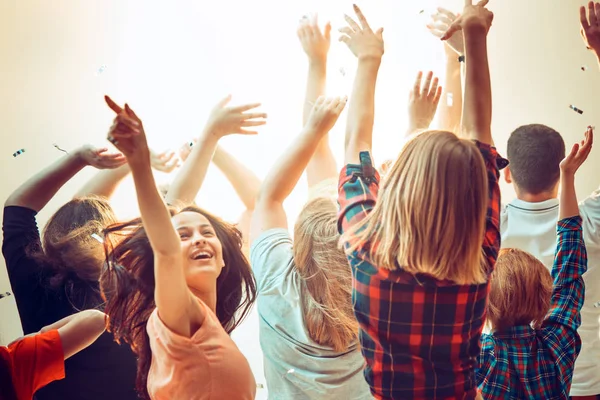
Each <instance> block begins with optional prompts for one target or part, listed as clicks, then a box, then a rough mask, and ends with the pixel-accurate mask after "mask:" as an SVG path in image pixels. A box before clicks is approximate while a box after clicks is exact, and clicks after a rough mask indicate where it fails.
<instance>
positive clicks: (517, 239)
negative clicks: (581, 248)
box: [501, 190, 600, 396]
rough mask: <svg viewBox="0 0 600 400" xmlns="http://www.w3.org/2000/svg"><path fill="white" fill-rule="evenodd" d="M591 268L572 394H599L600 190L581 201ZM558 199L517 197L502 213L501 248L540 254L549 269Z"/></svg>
mask: <svg viewBox="0 0 600 400" xmlns="http://www.w3.org/2000/svg"><path fill="white" fill-rule="evenodd" d="M579 211H580V214H581V217H582V219H583V237H584V240H585V245H586V248H587V253H588V270H587V272H586V273H585V274H584V275H583V280H584V282H585V301H584V304H583V308H582V309H581V326H580V327H579V330H578V332H579V335H580V336H581V341H582V347H581V352H580V353H579V357H578V358H577V361H576V362H575V371H574V373H573V383H572V384H571V396H592V395H597V394H600V368H598V367H599V366H600V307H595V306H594V304H596V303H598V302H600V265H599V264H600V190H598V191H596V192H594V193H593V194H592V195H591V196H590V197H589V198H587V199H586V200H584V201H583V202H581V203H580V204H579ZM557 221H558V199H551V200H546V201H543V202H541V203H528V202H525V201H521V200H514V201H512V202H511V203H510V204H508V205H507V206H506V207H503V209H502V214H501V230H502V248H517V249H521V250H524V251H527V252H529V253H531V254H533V255H534V256H536V257H537V258H539V259H540V260H541V261H542V262H543V263H544V265H546V267H547V268H548V269H549V270H550V269H551V268H552V262H553V261H554V253H555V251H556V240H557V239H556V223H557Z"/></svg>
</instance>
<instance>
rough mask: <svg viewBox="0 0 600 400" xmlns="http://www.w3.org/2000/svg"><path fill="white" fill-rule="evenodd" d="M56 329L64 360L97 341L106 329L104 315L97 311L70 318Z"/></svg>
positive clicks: (89, 311)
mask: <svg viewBox="0 0 600 400" xmlns="http://www.w3.org/2000/svg"><path fill="white" fill-rule="evenodd" d="M72 317H73V318H72V319H69V320H68V321H67V322H66V323H65V324H64V325H63V326H61V327H59V328H55V329H58V333H59V335H60V340H61V342H62V346H63V352H64V356H65V359H67V358H69V357H71V356H72V355H74V354H77V353H78V352H79V351H81V350H83V349H85V348H86V347H88V346H89V345H91V344H92V343H94V342H95V341H96V339H98V337H99V336H100V335H101V334H102V333H103V332H104V330H105V328H106V315H105V314H104V313H102V312H100V311H98V310H85V311H81V312H79V313H77V314H74V315H73V316H72Z"/></svg>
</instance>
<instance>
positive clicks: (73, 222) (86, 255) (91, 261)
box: [27, 196, 117, 311]
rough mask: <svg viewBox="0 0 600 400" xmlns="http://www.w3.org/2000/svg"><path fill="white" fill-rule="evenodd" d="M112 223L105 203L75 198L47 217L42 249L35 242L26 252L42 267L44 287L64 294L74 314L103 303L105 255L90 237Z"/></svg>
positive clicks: (97, 243) (109, 211)
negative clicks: (99, 284) (101, 286)
mask: <svg viewBox="0 0 600 400" xmlns="http://www.w3.org/2000/svg"><path fill="white" fill-rule="evenodd" d="M115 222H117V218H116V216H115V214H114V211H113V209H112V207H111V206H110V204H109V203H108V201H106V200H105V199H103V198H100V197H95V196H89V197H82V198H76V199H73V200H71V201H69V202H67V203H66V204H64V205H63V206H62V207H60V208H59V209H58V211H56V212H55V213H54V214H53V215H52V217H50V219H49V220H48V223H47V224H46V227H45V228H44V231H43V235H42V241H41V246H40V243H39V242H37V241H36V242H34V243H31V245H30V246H29V247H28V248H27V251H28V255H29V256H30V257H32V258H33V259H35V260H36V261H37V262H38V263H39V264H40V265H43V266H44V271H43V276H44V277H45V279H46V282H45V283H46V284H47V286H48V287H49V288H50V289H53V290H61V291H64V292H65V295H66V296H67V298H68V299H69V301H70V302H71V304H72V306H73V308H74V309H75V310H77V311H80V310H84V309H88V308H95V307H97V306H98V305H99V304H100V303H102V297H101V295H100V289H99V287H98V280H99V279H100V274H101V273H102V265H103V262H104V258H105V254H104V248H103V246H102V244H101V243H100V242H99V241H98V239H97V238H95V237H94V236H93V234H101V232H102V230H103V229H104V228H105V227H106V226H108V225H111V224H114V223H115ZM97 237H98V238H99V237H100V236H97Z"/></svg>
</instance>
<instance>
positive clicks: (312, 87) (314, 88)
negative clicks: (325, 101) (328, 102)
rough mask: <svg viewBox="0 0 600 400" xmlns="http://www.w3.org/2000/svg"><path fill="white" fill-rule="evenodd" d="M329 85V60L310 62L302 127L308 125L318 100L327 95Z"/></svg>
mask: <svg viewBox="0 0 600 400" xmlns="http://www.w3.org/2000/svg"><path fill="white" fill-rule="evenodd" d="M326 85H327V59H324V60H309V66H308V78H307V80H306V92H305V95H304V107H303V112H302V126H304V125H306V122H307V121H308V117H309V116H310V113H311V111H312V108H313V104H314V103H315V102H316V101H317V99H318V98H319V97H321V96H323V95H324V94H325V88H326Z"/></svg>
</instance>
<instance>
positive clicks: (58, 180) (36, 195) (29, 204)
mask: <svg viewBox="0 0 600 400" xmlns="http://www.w3.org/2000/svg"><path fill="white" fill-rule="evenodd" d="M85 166H86V163H85V161H84V160H83V159H82V158H81V157H80V155H79V151H76V152H73V153H70V154H67V155H65V156H63V157H62V158H61V159H60V160H58V161H56V162H55V163H54V164H52V165H50V166H49V167H46V168H45V169H43V170H42V171H41V172H39V173H37V174H36V175H34V176H33V177H32V178H30V179H29V180H27V181H26V182H25V183H23V184H22V185H21V186H19V188H17V190H15V191H14V192H13V193H12V194H11V195H10V196H9V197H8V199H7V200H6V202H5V204H4V205H5V206H21V207H26V208H29V209H32V210H35V211H38V212H39V211H40V210H41V209H42V208H44V206H46V204H48V202H49V201H50V200H51V199H52V198H53V197H54V195H55V194H56V193H57V192H58V191H59V190H60V188H61V187H63V185H64V184H65V183H67V182H68V181H69V180H70V179H71V178H72V177H73V176H75V174H77V173H78V172H79V171H81V170H82V169H83V168H84V167H85Z"/></svg>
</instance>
